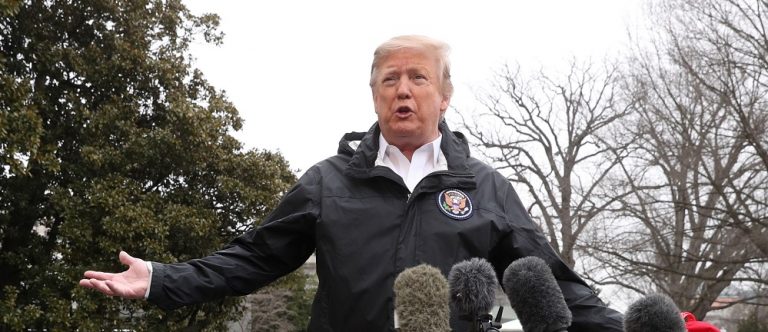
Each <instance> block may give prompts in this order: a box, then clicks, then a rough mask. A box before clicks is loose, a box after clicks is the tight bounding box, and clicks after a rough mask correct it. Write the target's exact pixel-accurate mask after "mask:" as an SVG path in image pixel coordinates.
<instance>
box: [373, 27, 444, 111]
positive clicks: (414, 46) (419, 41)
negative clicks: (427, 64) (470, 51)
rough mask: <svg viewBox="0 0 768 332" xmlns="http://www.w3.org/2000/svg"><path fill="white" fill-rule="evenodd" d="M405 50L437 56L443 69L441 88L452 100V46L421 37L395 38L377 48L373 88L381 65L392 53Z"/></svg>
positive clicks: (374, 59) (374, 54)
mask: <svg viewBox="0 0 768 332" xmlns="http://www.w3.org/2000/svg"><path fill="white" fill-rule="evenodd" d="M403 49H410V50H417V51H423V52H426V53H429V54H434V55H436V56H437V61H438V65H439V66H440V68H441V69H442V70H441V71H440V73H441V75H440V80H439V82H440V87H441V89H442V93H443V96H444V97H446V98H451V95H453V83H451V63H450V60H449V59H448V53H450V46H448V44H446V43H444V42H442V41H439V40H437V39H433V38H429V37H426V36H419V35H405V36H397V37H393V38H392V39H390V40H388V41H386V42H384V43H382V44H381V45H379V47H377V48H376V51H374V52H373V63H372V64H371V81H370V85H371V87H373V86H374V84H375V83H376V71H377V70H378V66H379V63H380V62H381V61H382V60H383V59H384V58H386V57H387V56H389V55H391V54H392V53H394V52H396V51H399V50H403Z"/></svg>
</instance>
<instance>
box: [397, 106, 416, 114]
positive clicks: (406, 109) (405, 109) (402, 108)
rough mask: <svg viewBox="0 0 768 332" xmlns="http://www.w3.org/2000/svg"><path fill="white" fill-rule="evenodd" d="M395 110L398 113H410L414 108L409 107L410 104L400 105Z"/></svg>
mask: <svg viewBox="0 0 768 332" xmlns="http://www.w3.org/2000/svg"><path fill="white" fill-rule="evenodd" d="M395 112H396V113H397V114H398V115H406V114H409V113H411V112H413V110H412V109H411V108H410V107H408V106H400V107H398V108H397V109H396V110H395Z"/></svg>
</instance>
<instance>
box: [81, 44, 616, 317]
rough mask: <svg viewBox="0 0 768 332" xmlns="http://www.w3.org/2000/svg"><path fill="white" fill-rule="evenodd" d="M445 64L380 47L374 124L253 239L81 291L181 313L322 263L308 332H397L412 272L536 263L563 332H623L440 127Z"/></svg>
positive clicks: (405, 49) (432, 52)
mask: <svg viewBox="0 0 768 332" xmlns="http://www.w3.org/2000/svg"><path fill="white" fill-rule="evenodd" d="M447 54H448V46H447V45H446V44H444V43H442V42H440V41H436V40H434V39H431V38H427V37H422V36H400V37H395V38H393V39H391V40H389V41H387V42H385V43H384V44H382V45H381V46H379V48H377V49H376V51H375V53H374V60H373V64H372V66H371V81H370V85H371V90H372V93H373V101H374V106H375V111H376V114H377V117H378V121H377V122H376V123H375V124H374V125H373V126H372V127H371V128H370V130H368V131H367V132H361V133H350V134H347V135H345V136H344V137H343V139H342V140H341V142H340V144H339V149H338V154H337V155H336V156H333V157H331V158H328V159H326V160H324V161H322V162H320V163H318V164H316V165H315V166H313V167H312V168H310V169H309V170H307V172H306V173H305V174H304V175H303V176H302V177H301V179H300V180H299V182H298V183H297V184H296V185H295V186H294V187H293V188H292V189H291V190H290V192H288V193H287V194H286V195H285V197H283V199H282V201H281V202H280V204H279V205H278V207H277V208H276V209H275V211H273V212H272V213H271V214H270V216H269V217H267V219H266V220H264V222H262V223H261V225H260V226H259V227H258V228H256V229H254V230H252V231H250V232H248V233H246V234H243V235H242V236H240V237H238V238H236V239H235V240H234V241H232V243H230V244H229V245H228V246H227V247H225V248H223V249H222V250H220V251H217V252H215V253H213V254H212V255H210V256H208V257H205V258H202V259H197V260H192V261H188V262H184V263H176V264H160V263H155V262H152V263H149V262H145V261H143V260H141V259H138V258H133V257H130V256H129V255H128V254H127V253H124V252H121V253H120V260H121V262H123V263H124V264H126V265H128V266H129V268H128V270H127V271H124V272H122V273H116V274H113V273H104V272H94V271H88V272H86V273H85V279H83V280H81V281H80V285H82V286H84V287H88V288H94V289H96V290H99V291H101V292H103V293H105V294H107V295H114V296H122V297H127V298H146V299H147V300H148V301H150V302H152V303H155V304H157V305H158V306H160V307H162V308H166V309H173V308H176V307H179V306H184V305H189V304H193V303H199V302H203V301H210V300H214V299H217V298H220V297H222V296H232V295H245V294H248V293H251V292H253V291H254V290H256V289H258V288H260V287H262V286H265V285H267V284H268V283H270V282H272V281H274V280H275V279H277V278H279V277H280V276H283V275H285V274H287V273H289V272H291V271H293V270H295V269H296V268H298V267H300V266H301V265H302V264H303V263H304V262H305V261H306V259H307V258H308V257H309V256H310V255H311V254H312V253H313V252H315V253H316V259H317V275H318V279H319V286H318V290H317V295H316V296H315V300H314V303H313V306H312V317H311V322H310V326H309V330H310V331H361V330H365V331H393V330H394V315H393V311H394V301H393V291H392V286H393V283H394V280H395V278H396V277H397V275H398V273H400V272H401V271H403V270H404V269H405V268H408V267H411V266H414V265H418V264H420V263H427V264H430V265H432V266H435V267H437V268H439V269H440V270H441V271H442V272H443V274H445V275H447V274H448V272H449V270H450V269H451V267H452V266H453V265H454V264H455V263H457V262H460V261H462V260H465V259H468V258H472V257H482V258H485V259H487V260H488V261H490V262H491V263H492V264H493V266H494V267H495V269H496V273H497V275H498V276H499V279H500V277H501V275H502V273H503V271H504V269H505V268H506V267H507V266H508V265H509V264H510V263H511V262H512V261H513V260H515V259H517V258H521V257H525V256H538V257H540V258H542V259H544V260H545V261H546V262H547V263H548V264H549V265H550V267H551V268H552V271H553V273H554V275H555V277H556V278H557V280H558V284H559V285H560V288H561V289H562V291H563V294H564V296H565V299H566V302H567V303H568V306H569V308H570V310H571V312H572V314H573V323H572V325H571V327H570V329H569V331H572V332H574V331H579V332H586V331H621V330H622V327H621V319H622V317H621V315H620V314H619V313H618V312H616V311H614V310H611V309H609V308H607V307H606V305H605V304H604V303H603V302H602V301H601V300H600V299H599V298H598V297H597V296H596V295H595V294H594V292H593V291H592V290H591V289H590V288H589V287H588V286H587V284H586V283H585V282H584V281H583V280H582V279H581V278H580V277H579V276H577V275H576V273H574V272H573V271H572V270H571V269H570V268H568V267H567V266H566V265H565V264H564V263H563V262H562V261H561V260H560V258H559V257H558V256H557V254H556V253H555V252H554V250H553V249H552V248H551V247H550V246H549V244H548V242H547V241H546V239H545V237H544V236H543V235H542V233H541V231H540V230H539V229H538V227H537V226H536V225H535V224H534V223H533V222H532V221H531V219H530V217H529V216H528V214H527V212H526V210H525V208H524V207H523V205H522V203H521V202H520V199H519V197H518V196H517V194H516V193H515V191H514V189H513V188H512V186H511V185H510V184H509V182H508V181H507V180H506V179H505V178H504V177H503V176H502V175H501V174H499V173H498V172H496V171H495V170H494V169H492V168H491V167H489V166H488V165H486V164H484V163H482V162H480V161H478V160H477V159H475V158H472V157H470V156H469V148H468V145H467V142H466V139H465V138H464V136H463V135H461V134H460V133H455V132H451V131H450V130H449V128H448V126H447V125H446V124H445V122H444V121H442V119H443V115H444V113H445V111H446V110H447V109H448V105H449V102H450V98H451V94H452V92H453V87H452V85H451V81H450V65H449V62H448V56H447ZM452 324H453V325H452V327H453V329H454V330H463V329H462V326H460V323H459V322H457V321H456V320H455V319H454V322H453V323H452Z"/></svg>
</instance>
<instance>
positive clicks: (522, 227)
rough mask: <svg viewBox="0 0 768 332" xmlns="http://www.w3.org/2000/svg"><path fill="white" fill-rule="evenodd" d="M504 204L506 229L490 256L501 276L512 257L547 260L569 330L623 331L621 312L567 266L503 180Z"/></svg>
mask: <svg viewBox="0 0 768 332" xmlns="http://www.w3.org/2000/svg"><path fill="white" fill-rule="evenodd" d="M504 187H506V188H507V189H506V193H505V196H504V197H505V202H504V208H505V212H506V217H507V225H508V226H509V230H508V232H507V233H506V234H505V235H504V237H503V238H502V239H501V240H500V241H499V243H498V244H497V245H496V246H495V247H494V248H493V250H492V252H491V254H490V257H489V258H490V260H491V262H492V264H493V266H494V267H495V268H496V273H497V275H498V276H499V278H500V279H499V280H501V276H503V274H504V270H505V269H506V267H507V266H509V264H510V263H512V261H514V260H515V259H518V258H522V257H527V256H537V257H539V258H541V259H543V260H544V261H545V262H547V264H549V266H550V268H551V269H552V273H553V274H554V275H555V279H557V282H558V284H559V286H560V289H561V290H562V291H563V296H564V297H565V301H566V303H567V304H568V307H569V308H570V310H571V314H572V315H573V321H572V323H571V327H569V328H568V331H570V332H589V331H616V332H620V331H623V323H622V320H623V316H622V315H621V313H619V312H617V311H615V310H613V309H611V308H608V306H607V305H606V304H605V303H604V302H603V301H602V300H601V299H600V298H598V297H597V295H596V294H595V292H594V291H593V290H592V288H590V287H589V286H588V285H587V283H586V282H585V281H584V280H583V279H581V277H579V276H578V275H577V274H576V272H574V271H573V270H572V269H570V268H569V267H568V266H567V265H566V264H565V263H564V262H563V261H562V260H561V259H560V257H559V256H558V254H557V253H556V252H555V250H554V249H553V248H552V246H550V244H549V242H548V241H547V239H546V237H545V236H544V234H543V233H542V232H541V230H540V229H539V227H538V226H537V225H536V224H535V223H534V222H533V220H531V218H530V216H529V215H528V212H527V211H526V209H525V208H524V207H523V204H522V203H521V201H520V198H519V197H518V196H517V193H516V192H515V190H514V189H513V188H512V186H511V185H510V184H509V183H506V185H505V186H504Z"/></svg>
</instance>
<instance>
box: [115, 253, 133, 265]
mask: <svg viewBox="0 0 768 332" xmlns="http://www.w3.org/2000/svg"><path fill="white" fill-rule="evenodd" d="M118 257H119V259H120V263H123V265H128V266H131V264H132V263H133V262H134V261H135V260H136V258H133V256H131V255H129V254H128V253H127V252H125V251H122V250H121V251H120V255H118Z"/></svg>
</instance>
